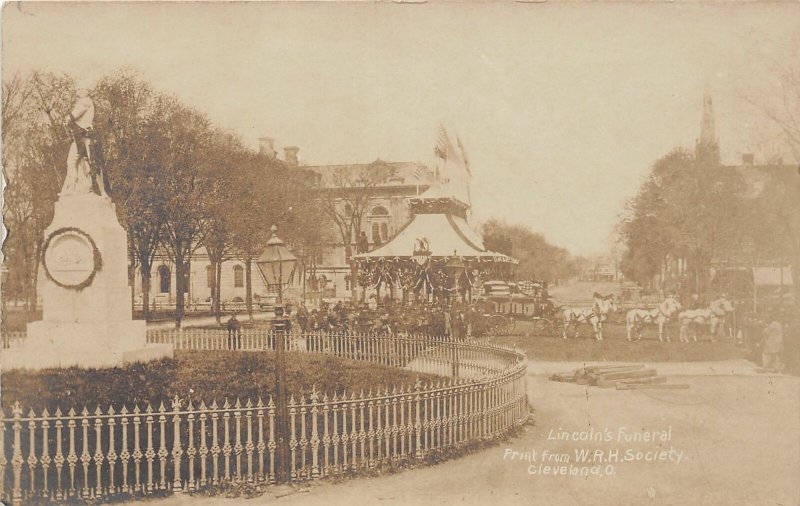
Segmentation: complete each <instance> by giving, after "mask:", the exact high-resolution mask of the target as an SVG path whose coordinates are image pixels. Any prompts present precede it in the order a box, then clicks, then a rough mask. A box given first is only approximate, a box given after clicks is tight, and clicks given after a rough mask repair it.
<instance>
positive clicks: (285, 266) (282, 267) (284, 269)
mask: <svg viewBox="0 0 800 506" xmlns="http://www.w3.org/2000/svg"><path fill="white" fill-rule="evenodd" d="M277 229H278V228H277V227H276V226H275V225H273V226H272V237H270V239H269V241H267V247H266V249H265V250H264V253H262V254H261V256H260V257H258V260H256V266H257V267H258V270H259V271H260V272H261V275H262V276H263V277H264V281H265V282H266V283H267V286H270V285H277V286H278V300H277V304H275V321H274V326H273V328H274V329H275V390H276V396H275V397H276V399H275V418H276V420H275V423H276V436H277V437H276V442H277V445H278V448H277V450H278V467H277V469H276V472H277V475H278V476H277V478H278V481H281V482H286V481H288V480H289V473H288V470H289V469H288V465H289V460H288V459H289V438H288V434H289V432H288V422H289V410H288V406H287V400H286V320H285V319H284V318H283V306H282V305H281V303H282V302H283V284H284V275H285V274H286V275H287V276H286V278H285V279H286V282H287V283H288V282H291V279H292V277H293V276H294V269H295V266H296V265H297V257H296V256H294V254H292V252H291V251H289V248H287V247H286V245H285V244H284V243H283V241H282V240H280V238H278V236H277V235H276V233H275V232H276V231H277Z"/></svg>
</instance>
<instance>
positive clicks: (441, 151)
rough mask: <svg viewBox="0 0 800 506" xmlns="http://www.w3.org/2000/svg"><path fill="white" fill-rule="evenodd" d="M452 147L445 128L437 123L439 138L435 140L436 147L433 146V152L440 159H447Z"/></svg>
mask: <svg viewBox="0 0 800 506" xmlns="http://www.w3.org/2000/svg"><path fill="white" fill-rule="evenodd" d="M452 147H453V145H452V144H451V143H450V138H449V137H448V136H447V130H445V129H444V126H443V125H439V138H438V139H437V141H436V147H435V148H433V152H434V154H436V156H437V157H439V158H441V159H442V160H444V161H447V158H448V157H449V156H450V154H451V153H452Z"/></svg>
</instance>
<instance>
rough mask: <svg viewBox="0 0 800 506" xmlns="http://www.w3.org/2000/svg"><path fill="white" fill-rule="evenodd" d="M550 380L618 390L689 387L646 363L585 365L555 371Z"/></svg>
mask: <svg viewBox="0 0 800 506" xmlns="http://www.w3.org/2000/svg"><path fill="white" fill-rule="evenodd" d="M550 380H552V381H561V382H568V383H577V384H578V385H592V386H597V387H600V388H614V387H616V389H617V390H642V389H655V388H659V389H683V388H689V385H687V384H685V383H667V378H666V377H664V376H658V374H657V372H656V370H655V369H653V368H650V367H645V366H644V364H633V365H593V366H584V367H580V368H578V369H575V370H574V371H568V372H563V373H555V374H553V375H552V376H550Z"/></svg>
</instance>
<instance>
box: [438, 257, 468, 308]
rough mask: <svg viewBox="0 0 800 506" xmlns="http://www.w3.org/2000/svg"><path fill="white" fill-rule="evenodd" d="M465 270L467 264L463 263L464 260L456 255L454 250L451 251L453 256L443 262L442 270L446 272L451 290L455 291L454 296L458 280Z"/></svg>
mask: <svg viewBox="0 0 800 506" xmlns="http://www.w3.org/2000/svg"><path fill="white" fill-rule="evenodd" d="M466 270H467V266H466V265H464V261H463V260H461V258H459V257H458V256H456V252H455V251H453V257H452V258H450V260H448V261H447V263H446V264H445V266H444V271H445V272H446V273H447V277H448V279H450V283H451V286H452V290H453V291H454V292H455V294H456V297H457V296H458V292H459V280H460V279H461V276H462V275H464V272H465V271H466Z"/></svg>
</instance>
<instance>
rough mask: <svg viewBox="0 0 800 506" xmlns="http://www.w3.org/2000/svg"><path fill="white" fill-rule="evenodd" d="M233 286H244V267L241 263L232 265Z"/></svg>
mask: <svg viewBox="0 0 800 506" xmlns="http://www.w3.org/2000/svg"><path fill="white" fill-rule="evenodd" d="M233 286H234V287H235V288H241V287H243V286H244V267H242V266H241V265H234V266H233Z"/></svg>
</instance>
